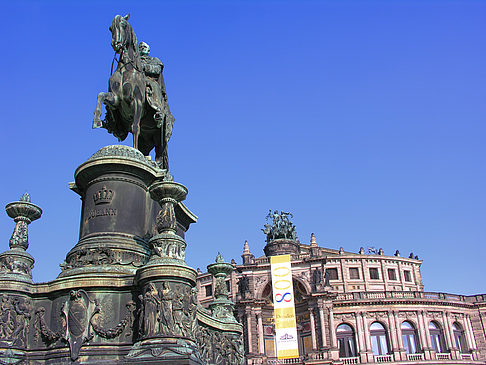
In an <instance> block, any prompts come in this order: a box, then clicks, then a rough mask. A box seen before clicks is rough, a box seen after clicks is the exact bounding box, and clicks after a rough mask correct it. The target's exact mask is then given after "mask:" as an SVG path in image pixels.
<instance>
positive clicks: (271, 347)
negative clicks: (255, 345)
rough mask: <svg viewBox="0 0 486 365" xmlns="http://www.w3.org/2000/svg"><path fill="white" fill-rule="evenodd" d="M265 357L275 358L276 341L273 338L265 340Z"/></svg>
mask: <svg viewBox="0 0 486 365" xmlns="http://www.w3.org/2000/svg"><path fill="white" fill-rule="evenodd" d="M263 343H264V346H265V355H267V356H268V357H275V355H276V354H275V340H274V339H273V338H265V339H264V342H263Z"/></svg>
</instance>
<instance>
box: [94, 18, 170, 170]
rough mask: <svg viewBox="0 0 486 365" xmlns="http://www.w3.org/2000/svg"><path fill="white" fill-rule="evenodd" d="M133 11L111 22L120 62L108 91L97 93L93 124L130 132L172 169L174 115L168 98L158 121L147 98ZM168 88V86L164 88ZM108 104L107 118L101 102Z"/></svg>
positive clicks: (145, 150) (136, 141)
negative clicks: (169, 153)
mask: <svg viewBox="0 0 486 365" xmlns="http://www.w3.org/2000/svg"><path fill="white" fill-rule="evenodd" d="M129 16H130V15H126V16H124V17H123V16H120V15H117V16H115V18H114V19H113V22H112V24H111V26H110V28H109V29H110V31H111V33H112V41H111V46H112V47H113V49H114V50H115V54H119V61H118V66H117V68H116V70H115V72H114V73H113V74H112V75H111V76H110V79H109V82H108V84H109V86H108V92H107V93H105V92H101V93H99V94H98V100H97V104H96V110H95V112H94V114H95V116H94V120H93V128H99V127H103V128H106V129H107V130H108V132H109V133H112V134H113V135H114V136H115V137H117V138H118V140H120V141H123V140H124V139H125V138H126V137H127V135H128V133H129V132H131V133H132V135H133V147H134V148H136V149H138V150H139V151H140V152H142V153H143V154H144V155H145V156H147V155H148V154H149V153H150V151H151V150H152V149H153V148H155V161H156V162H157V164H158V165H159V167H161V168H163V169H167V170H168V169H169V162H168V157H167V142H168V141H169V138H170V136H171V134H172V124H173V122H174V118H173V116H172V114H171V113H170V111H169V108H168V105H167V102H166V98H165V101H164V103H165V105H164V106H163V111H164V113H163V118H162V119H163V120H162V121H158V122H157V121H156V120H155V118H154V116H155V113H156V112H157V111H156V110H154V108H153V104H152V103H150V102H149V100H147V95H146V90H147V85H148V84H147V81H148V80H147V79H146V76H145V74H144V70H143V63H142V60H141V57H140V52H139V47H138V41H137V37H136V35H135V32H134V31H133V28H132V26H131V25H130V24H129V23H128V18H129ZM164 92H165V90H164ZM102 104H105V106H106V116H105V120H104V121H101V119H100V117H101V105H102Z"/></svg>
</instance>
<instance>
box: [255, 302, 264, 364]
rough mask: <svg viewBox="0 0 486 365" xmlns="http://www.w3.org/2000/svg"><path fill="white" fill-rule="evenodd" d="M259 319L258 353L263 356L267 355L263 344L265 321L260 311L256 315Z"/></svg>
mask: <svg viewBox="0 0 486 365" xmlns="http://www.w3.org/2000/svg"><path fill="white" fill-rule="evenodd" d="M255 315H256V318H257V325H258V352H259V353H260V354H261V355H264V354H265V344H264V342H263V319H262V311H261V310H258V311H256V313H255Z"/></svg>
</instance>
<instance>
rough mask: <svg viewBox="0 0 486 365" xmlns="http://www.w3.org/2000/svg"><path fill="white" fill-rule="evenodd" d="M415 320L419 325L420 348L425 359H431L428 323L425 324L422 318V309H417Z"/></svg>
mask: <svg viewBox="0 0 486 365" xmlns="http://www.w3.org/2000/svg"><path fill="white" fill-rule="evenodd" d="M417 320H418V321H417V322H418V325H419V331H420V338H421V339H422V341H421V342H422V349H423V352H424V355H425V360H431V359H432V354H431V350H432V344H431V342H430V334H429V328H428V325H426V323H425V320H424V311H417Z"/></svg>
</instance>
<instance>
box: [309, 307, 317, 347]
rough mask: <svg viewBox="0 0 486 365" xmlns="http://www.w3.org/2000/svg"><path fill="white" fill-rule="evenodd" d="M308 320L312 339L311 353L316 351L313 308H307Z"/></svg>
mask: <svg viewBox="0 0 486 365" xmlns="http://www.w3.org/2000/svg"><path fill="white" fill-rule="evenodd" d="M309 318H310V327H311V337H312V351H316V350H317V338H316V324H315V319H314V308H309Z"/></svg>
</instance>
